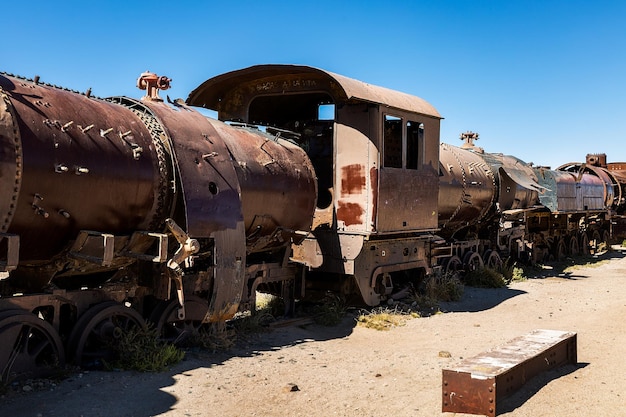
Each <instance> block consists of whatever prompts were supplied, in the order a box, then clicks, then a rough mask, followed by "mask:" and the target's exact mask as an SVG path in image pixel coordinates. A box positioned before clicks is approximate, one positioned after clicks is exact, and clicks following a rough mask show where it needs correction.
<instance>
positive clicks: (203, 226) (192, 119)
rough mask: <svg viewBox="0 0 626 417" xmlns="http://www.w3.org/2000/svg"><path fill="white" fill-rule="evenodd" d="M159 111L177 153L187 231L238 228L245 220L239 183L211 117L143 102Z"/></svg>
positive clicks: (200, 234)
mask: <svg viewBox="0 0 626 417" xmlns="http://www.w3.org/2000/svg"><path fill="white" fill-rule="evenodd" d="M144 104H145V105H146V106H148V107H149V108H150V109H151V110H152V111H153V112H154V114H156V115H157V117H158V118H159V120H160V121H161V122H162V125H163V126H165V127H166V133H167V135H168V136H169V137H170V139H171V143H172V146H173V148H174V151H175V154H176V155H185V157H184V158H183V157H179V158H178V160H177V165H178V169H179V175H180V181H181V185H182V191H183V196H184V197H183V198H184V202H185V210H186V232H187V233H188V234H189V235H190V236H191V237H194V238H198V237H210V236H211V234H212V233H213V232H214V231H217V230H226V229H235V228H236V227H237V223H238V222H240V221H242V220H243V214H242V211H241V202H240V199H239V193H240V191H241V190H240V187H239V181H238V179H237V175H236V173H235V168H234V167H233V164H232V161H231V160H230V154H229V152H228V149H227V148H226V145H225V144H224V141H223V140H222V138H221V136H220V134H219V133H218V132H217V131H216V130H215V128H214V127H213V125H212V124H211V123H209V121H208V119H207V118H206V117H204V116H202V115H201V114H200V113H198V112H197V111H195V110H192V109H189V108H184V107H181V108H174V107H172V106H169V105H167V104H165V103H162V102H144Z"/></svg>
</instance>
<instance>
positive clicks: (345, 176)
mask: <svg viewBox="0 0 626 417" xmlns="http://www.w3.org/2000/svg"><path fill="white" fill-rule="evenodd" d="M364 189H365V167H364V166H363V165H361V164H352V165H346V166H344V167H341V195H348V194H361V192H362V191H363V190H364Z"/></svg>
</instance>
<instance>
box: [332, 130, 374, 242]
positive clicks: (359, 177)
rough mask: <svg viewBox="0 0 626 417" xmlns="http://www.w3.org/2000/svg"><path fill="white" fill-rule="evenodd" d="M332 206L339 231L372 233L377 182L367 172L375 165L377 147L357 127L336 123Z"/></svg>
mask: <svg viewBox="0 0 626 417" xmlns="http://www.w3.org/2000/svg"><path fill="white" fill-rule="evenodd" d="M335 148H336V158H335V179H334V181H335V186H334V189H335V190H336V191H338V192H336V193H335V207H336V218H337V228H338V230H340V231H349V232H360V233H371V232H373V231H374V230H375V229H374V227H375V223H374V220H373V216H374V215H375V214H374V213H373V207H374V201H373V195H374V190H377V189H378V183H377V182H372V179H374V180H375V179H376V178H375V177H374V178H372V176H371V175H370V172H371V171H372V170H376V169H377V167H378V150H377V149H376V146H375V145H374V144H373V143H372V142H371V141H370V139H369V138H368V137H367V136H365V135H364V134H363V133H361V132H359V131H358V130H356V129H354V128H352V127H350V126H346V125H343V124H341V123H336V124H335Z"/></svg>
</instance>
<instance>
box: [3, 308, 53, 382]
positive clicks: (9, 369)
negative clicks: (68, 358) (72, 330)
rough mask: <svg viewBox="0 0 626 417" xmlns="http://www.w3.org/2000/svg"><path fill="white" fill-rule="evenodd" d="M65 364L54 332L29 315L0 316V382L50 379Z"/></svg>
mask: <svg viewBox="0 0 626 417" xmlns="http://www.w3.org/2000/svg"><path fill="white" fill-rule="evenodd" d="M64 365H65V352H64V350H63V344H62V343H61V338H60V337H59V334H58V333H57V331H56V330H55V329H54V327H52V325H51V324H50V323H48V322H47V321H45V320H42V319H40V318H39V317H37V316H35V315H34V314H32V313H28V312H23V311H16V310H10V311H4V312H1V313H0V382H1V383H6V382H9V381H12V380H23V379H31V378H45V377H48V376H51V375H52V374H53V373H54V372H55V371H58V369H59V367H62V366H64Z"/></svg>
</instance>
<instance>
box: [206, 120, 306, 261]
mask: <svg viewBox="0 0 626 417" xmlns="http://www.w3.org/2000/svg"><path fill="white" fill-rule="evenodd" d="M208 121H209V123H211V125H212V127H213V129H215V132H216V133H217V134H218V135H219V137H220V138H222V140H223V141H224V143H225V145H226V147H227V148H228V152H229V154H230V155H231V156H232V158H233V159H234V162H235V164H234V166H235V172H236V173H237V178H238V180H239V185H240V187H241V207H242V210H243V218H244V222H245V229H246V245H247V251H248V253H254V252H262V251H266V250H269V249H273V248H278V247H284V246H286V245H288V244H289V243H290V242H291V241H292V240H293V241H295V242H300V241H301V240H302V239H303V238H304V237H305V236H306V234H307V233H308V231H309V230H310V228H311V223H312V221H313V213H314V210H315V201H316V196H317V181H316V178H315V170H314V169H313V165H312V164H311V161H310V160H309V158H308V157H307V155H306V153H305V152H304V151H303V150H302V148H300V147H298V146H297V145H295V144H294V143H292V142H290V141H287V140H284V139H281V138H280V137H276V136H273V135H270V134H264V133H262V132H260V131H258V130H256V129H251V128H247V127H233V126H228V125H226V124H224V123H222V122H219V121H216V120H208Z"/></svg>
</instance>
